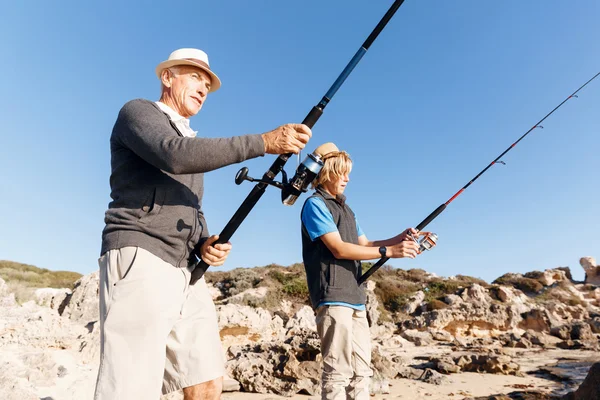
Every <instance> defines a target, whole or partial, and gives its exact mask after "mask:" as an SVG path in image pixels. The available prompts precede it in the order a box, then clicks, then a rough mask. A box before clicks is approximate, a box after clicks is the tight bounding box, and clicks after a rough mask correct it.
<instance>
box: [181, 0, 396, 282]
mask: <svg viewBox="0 0 600 400" xmlns="http://www.w3.org/2000/svg"><path fill="white" fill-rule="evenodd" d="M402 3H404V0H395V1H394V3H393V4H392V6H391V7H390V8H389V10H388V11H387V12H386V13H385V15H384V16H383V18H381V20H380V21H379V23H378V24H377V26H375V29H373V31H372V32H371V34H370V35H369V36H368V37H367V40H365V42H364V43H363V44H362V46H361V47H360V48H359V49H358V51H357V52H356V53H355V54H354V56H353V57H352V59H351V60H350V62H349V63H348V64H347V65H346V67H345V68H344V70H343V71H342V73H341V74H340V75H339V76H338V78H337V79H336V80H335V82H334V83H333V85H331V87H330V88H329V90H328V91H327V93H325V96H323V98H322V99H321V101H319V103H318V104H317V105H316V106H314V107H313V108H312V109H311V110H310V112H309V113H308V115H307V116H306V117H305V118H304V121H302V123H303V124H304V125H306V126H308V127H309V128H311V129H312V127H313V126H314V125H315V123H316V122H317V121H318V120H319V118H320V117H321V115H323V110H324V109H325V107H326V106H327V104H328V103H329V102H330V101H331V99H332V98H333V96H334V95H335V93H336V92H337V91H338V89H339V88H340V87H341V86H342V84H343V83H344V81H345V80H346V78H348V76H349V75H350V73H351V72H352V70H353V69H354V67H356V65H357V64H358V62H359V61H360V60H361V58H362V57H363V56H364V55H365V53H366V52H367V50H369V47H371V44H373V42H374V41H375V39H376V38H377V36H379V34H380V33H381V31H382V30H383V28H385V26H386V25H387V23H388V22H389V21H390V19H392V17H393V16H394V14H395V13H396V11H397V10H398V8H400V6H401V5H402ZM291 156H292V153H288V154H282V155H280V156H279V157H277V159H276V160H275V162H273V164H272V165H271V167H270V168H269V170H268V171H267V172H265V174H264V175H263V177H262V179H255V178H251V177H248V168H246V167H244V168H242V169H240V170H239V171H238V173H237V175H236V177H235V183H236V184H238V185H239V184H241V183H242V182H243V181H245V180H247V181H250V182H257V184H256V185H255V186H254V188H253V189H252V191H251V192H250V194H248V196H247V197H246V199H245V200H244V202H243V203H242V205H241V206H240V207H239V208H238V209H237V211H236V212H235V214H234V215H233V217H231V219H230V220H229V222H228V223H227V225H225V228H223V231H222V232H221V233H220V234H219V239H218V240H217V241H216V243H227V242H228V241H229V239H230V238H231V236H233V234H234V233H235V231H236V230H237V228H238V227H239V226H240V225H241V224H242V222H243V221H244V219H245V218H246V217H247V216H248V214H249V213H250V211H251V210H252V208H254V206H255V205H256V203H257V202H258V200H260V198H261V197H262V195H263V194H264V193H265V190H266V188H267V186H268V185H272V186H275V187H277V188H279V189H281V199H282V202H283V204H285V205H289V206H291V205H293V204H294V203H295V202H296V200H297V199H298V197H299V196H300V195H301V194H302V193H304V192H306V191H307V188H308V185H309V184H310V183H311V182H312V181H313V180H314V178H315V177H316V176H317V174H318V173H319V171H320V170H321V167H322V166H323V162H322V161H321V159H320V156H319V155H317V154H309V155H307V157H306V159H305V160H304V161H303V162H302V163H301V164H300V165H299V166H298V169H297V170H296V174H295V175H294V177H293V178H292V179H290V180H289V181H288V180H287V175H286V173H285V170H284V169H283V167H284V165H285V163H286V162H287V160H288V159H289V158H290V157H291ZM280 172H281V175H282V182H276V181H275V180H274V179H275V177H276V176H277V174H279V173H280ZM200 247H201V246H200V244H198V245H196V247H195V248H194V250H193V251H192V255H191V257H190V262H189V266H194V270H193V272H192V276H191V279H190V284H192V285H193V284H194V283H196V281H198V279H200V278H201V277H202V275H204V273H205V272H206V270H207V269H208V264H207V263H205V262H204V261H203V260H202V259H201V258H200Z"/></svg>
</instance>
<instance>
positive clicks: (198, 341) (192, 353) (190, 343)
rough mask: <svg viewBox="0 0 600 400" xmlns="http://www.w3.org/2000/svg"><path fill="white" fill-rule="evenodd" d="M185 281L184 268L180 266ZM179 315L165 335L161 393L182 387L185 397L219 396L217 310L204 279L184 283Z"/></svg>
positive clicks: (221, 369) (221, 365)
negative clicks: (165, 356) (185, 285)
mask: <svg viewBox="0 0 600 400" xmlns="http://www.w3.org/2000/svg"><path fill="white" fill-rule="evenodd" d="M181 272H182V274H185V280H186V282H189V280H190V273H189V271H188V270H187V269H182V270H181ZM185 296H186V297H185V301H184V303H183V307H182V308H181V311H180V316H179V319H178V320H177V322H176V323H175V325H174V326H173V329H172V330H171V333H170V334H169V336H168V338H167V361H166V365H165V374H164V378H163V394H167V393H170V392H172V391H175V390H179V389H183V390H184V395H185V396H186V397H185V400H200V399H202V400H205V399H206V400H218V399H219V398H220V396H221V390H222V382H223V375H224V374H225V357H224V352H223V348H222V346H221V337H220V336H219V326H218V322H217V313H216V310H215V305H214V303H213V300H212V296H211V294H210V292H209V290H208V286H207V285H206V281H205V280H204V279H200V280H199V281H198V282H196V284H195V285H193V286H189V285H188V287H187V289H186V291H185Z"/></svg>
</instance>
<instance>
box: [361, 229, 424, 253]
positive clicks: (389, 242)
mask: <svg viewBox="0 0 600 400" xmlns="http://www.w3.org/2000/svg"><path fill="white" fill-rule="evenodd" d="M408 232H409V229H407V230H405V231H404V232H402V233H401V234H399V235H396V236H394V237H392V238H389V239H384V240H373V241H370V240H369V239H367V237H366V236H365V235H362V236H360V237H359V238H358V243H359V244H360V245H361V246H370V247H377V248H379V246H393V245H395V244H397V243H399V242H402V241H404V240H406V239H407V236H408ZM410 232H411V233H412V234H413V236H415V237H416V236H417V235H418V232H417V230H415V229H413V228H410Z"/></svg>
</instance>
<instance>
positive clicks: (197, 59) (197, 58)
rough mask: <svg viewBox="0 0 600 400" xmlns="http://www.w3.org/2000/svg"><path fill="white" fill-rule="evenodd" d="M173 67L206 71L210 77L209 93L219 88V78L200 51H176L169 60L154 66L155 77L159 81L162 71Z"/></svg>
mask: <svg viewBox="0 0 600 400" xmlns="http://www.w3.org/2000/svg"><path fill="white" fill-rule="evenodd" d="M174 65H191V66H194V67H198V68H200V69H202V70H203V71H206V73H208V74H209V75H210V77H211V85H210V92H214V91H215V90H217V89H219V88H220V87H221V80H220V79H219V77H218V76H217V75H216V74H215V73H214V72H212V71H211V70H210V65H209V64H208V55H207V54H206V53H205V52H203V51H202V50H198V49H178V50H175V51H174V52H172V53H171V54H170V55H169V58H168V59H167V60H165V61H163V62H161V63H160V64H158V65H157V66H156V76H157V77H158V79H160V74H161V73H162V71H163V69H165V68H169V67H172V66H174Z"/></svg>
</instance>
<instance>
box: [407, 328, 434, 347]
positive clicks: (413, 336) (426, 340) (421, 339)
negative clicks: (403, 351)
mask: <svg viewBox="0 0 600 400" xmlns="http://www.w3.org/2000/svg"><path fill="white" fill-rule="evenodd" d="M400 335H401V336H402V337H403V338H404V339H406V340H408V341H409V342H412V343H414V344H416V345H417V346H427V345H430V344H432V343H433V337H431V334H430V333H429V332H421V331H417V330H415V329H408V330H405V331H404V332H402V333H401V334H400Z"/></svg>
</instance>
